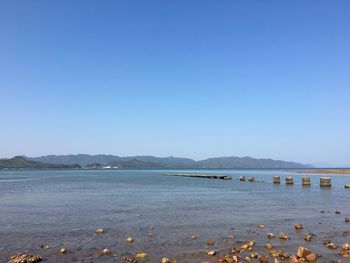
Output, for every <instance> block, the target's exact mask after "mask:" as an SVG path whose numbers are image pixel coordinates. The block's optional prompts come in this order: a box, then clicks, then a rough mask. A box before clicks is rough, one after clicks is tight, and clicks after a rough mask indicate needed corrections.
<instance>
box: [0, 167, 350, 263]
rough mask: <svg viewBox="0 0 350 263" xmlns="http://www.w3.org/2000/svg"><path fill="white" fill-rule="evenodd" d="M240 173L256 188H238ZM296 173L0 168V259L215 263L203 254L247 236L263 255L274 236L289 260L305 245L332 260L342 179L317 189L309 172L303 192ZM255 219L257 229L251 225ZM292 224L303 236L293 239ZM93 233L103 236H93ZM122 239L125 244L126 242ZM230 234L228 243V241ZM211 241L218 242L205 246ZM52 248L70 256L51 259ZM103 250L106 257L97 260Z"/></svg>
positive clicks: (341, 236)
mask: <svg viewBox="0 0 350 263" xmlns="http://www.w3.org/2000/svg"><path fill="white" fill-rule="evenodd" d="M164 172H166V173H176V172H181V173H186V172H188V173H212V174H228V175H232V176H233V180H232V181H225V180H211V179H200V178H186V177H173V176H163V175H160V174H161V173H164ZM240 175H245V176H246V177H248V176H254V177H255V178H256V179H257V180H258V181H259V182H256V183H249V182H239V181H238V177H239V176H240ZM274 175H280V176H281V180H282V184H281V185H274V184H272V176H274ZM290 175H291V176H293V177H294V180H295V185H293V186H286V185H285V184H284V183H283V182H284V177H285V176H290ZM301 176H303V174H297V173H292V172H288V171H277V170H187V171H186V170H181V171H175V170H173V171H171V170H166V171H162V170H40V171H36V170H13V171H10V170H8V171H0V236H1V237H2V238H1V239H0V259H1V260H0V262H3V261H6V260H7V259H8V258H9V256H10V255H12V254H15V253H16V252H34V253H38V254H40V255H42V256H43V257H44V258H45V259H46V260H48V262H78V261H81V262H124V261H123V260H122V259H121V258H122V257H123V256H124V255H134V254H135V253H136V252H140V251H144V252H146V253H148V254H149V256H148V258H147V259H146V260H145V261H144V262H159V260H160V259H161V257H163V256H167V257H170V258H176V259H177V260H178V262H202V261H203V260H204V259H205V260H207V261H208V260H209V261H210V260H213V261H212V262H215V260H214V259H211V258H209V259H208V256H205V255H203V253H204V252H205V251H207V249H209V248H216V249H221V248H229V247H231V246H232V245H234V244H235V243H236V242H240V241H244V240H251V239H254V240H257V246H256V249H257V250H258V251H259V252H261V253H264V254H267V251H266V250H265V249H264V248H263V245H264V244H265V243H266V242H267V239H266V233H267V232H274V233H275V234H276V235H278V232H280V231H284V232H285V233H287V234H288V235H290V236H291V240H290V241H279V240H278V239H276V240H273V241H272V243H273V244H274V245H275V246H276V247H278V248H282V249H285V250H286V251H288V252H289V253H291V254H292V253H294V252H295V249H296V248H297V246H298V245H304V246H307V247H310V248H311V249H313V250H314V251H315V252H318V253H320V254H322V255H323V258H324V259H338V255H337V253H338V251H336V250H334V251H333V250H328V249H325V248H324V246H323V245H322V241H323V240H325V239H332V240H334V241H336V242H337V243H339V244H341V243H342V242H345V241H349V237H350V224H346V223H344V218H345V217H350V205H349V203H350V190H347V189H344V184H345V183H349V182H350V177H347V176H341V175H338V176H337V175H332V176H331V177H332V183H333V187H332V188H327V189H324V188H320V187H319V186H318V184H319V177H320V175H310V174H309V175H308V176H310V177H311V181H312V186H311V187H302V186H301ZM336 210H339V211H341V214H340V215H336V214H335V213H334V212H335V211H336ZM320 211H323V212H322V213H321V212H320ZM259 223H262V224H265V229H258V228H257V224H259ZM296 223H302V224H303V225H304V230H303V231H301V232H298V233H297V232H296V231H295V230H294V224H296ZM97 227H103V228H105V229H106V233H105V234H103V235H98V234H96V233H95V229H96V228H97ZM149 232H152V233H153V237H149V236H148V233H149ZM306 232H313V233H314V234H316V237H315V240H314V242H312V243H311V244H310V243H306V242H305V241H304V240H303V237H304V235H305V233H306ZM129 235H131V236H133V238H134V240H135V241H134V242H133V243H132V244H128V243H126V242H125V239H126V237H127V236H129ZM191 235H196V236H197V239H196V240H191V239H190V237H191ZM228 235H233V236H234V240H233V241H226V240H225V238H226V237H227V236H228ZM209 239H210V240H214V241H216V246H214V247H209V246H208V245H207V244H206V242H207V240H209ZM41 244H45V245H46V244H47V245H48V246H49V248H48V249H43V248H40V245H41ZM60 247H66V248H68V250H69V253H68V254H66V255H59V254H58V253H57V250H58V249H59V248H60ZM104 247H108V248H109V249H111V252H112V254H111V255H109V256H97V255H96V254H97V252H98V251H100V250H101V249H103V248H104ZM204 254H205V253H204Z"/></svg>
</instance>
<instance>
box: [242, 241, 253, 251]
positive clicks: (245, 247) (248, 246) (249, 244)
mask: <svg viewBox="0 0 350 263" xmlns="http://www.w3.org/2000/svg"><path fill="white" fill-rule="evenodd" d="M254 245H255V240H252V241H248V242H246V243H244V244H243V245H241V249H243V250H248V251H251V250H253V246H254Z"/></svg>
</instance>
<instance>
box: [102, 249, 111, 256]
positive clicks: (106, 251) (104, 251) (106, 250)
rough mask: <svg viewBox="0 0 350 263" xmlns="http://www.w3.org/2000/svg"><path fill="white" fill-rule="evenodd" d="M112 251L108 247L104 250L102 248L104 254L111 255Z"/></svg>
mask: <svg viewBox="0 0 350 263" xmlns="http://www.w3.org/2000/svg"><path fill="white" fill-rule="evenodd" d="M110 253H111V251H110V250H109V249H108V248H104V249H103V250H102V254H103V255H109V254H110Z"/></svg>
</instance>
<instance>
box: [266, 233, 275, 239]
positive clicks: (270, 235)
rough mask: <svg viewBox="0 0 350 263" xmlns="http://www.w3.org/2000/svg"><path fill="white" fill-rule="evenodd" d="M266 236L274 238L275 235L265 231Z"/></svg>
mask: <svg viewBox="0 0 350 263" xmlns="http://www.w3.org/2000/svg"><path fill="white" fill-rule="evenodd" d="M267 238H268V239H272V238H275V235H274V234H273V233H267Z"/></svg>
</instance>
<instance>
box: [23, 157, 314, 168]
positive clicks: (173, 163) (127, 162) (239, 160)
mask: <svg viewBox="0 0 350 263" xmlns="http://www.w3.org/2000/svg"><path fill="white" fill-rule="evenodd" d="M25 158H27V159H28V160H31V161H36V162H42V163H51V164H65V165H72V164H79V165H81V166H84V167H87V168H99V167H102V166H104V165H111V166H113V167H120V168H175V169H176V168H217V169H219V168H236V169H240V168H242V169H244V168H251V169H253V168H280V169H282V168H287V169H291V168H312V166H311V165H308V164H302V163H296V162H285V161H280V160H272V159H255V158H252V157H217V158H209V159H205V160H200V161H195V160H192V159H188V158H178V157H154V156H132V157H120V156H115V155H104V154H99V155H88V154H76V155H47V156H40V157H34V158H29V157H25Z"/></svg>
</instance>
